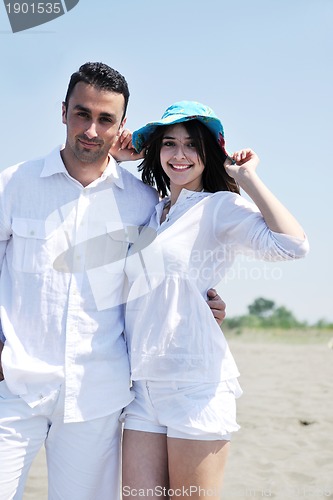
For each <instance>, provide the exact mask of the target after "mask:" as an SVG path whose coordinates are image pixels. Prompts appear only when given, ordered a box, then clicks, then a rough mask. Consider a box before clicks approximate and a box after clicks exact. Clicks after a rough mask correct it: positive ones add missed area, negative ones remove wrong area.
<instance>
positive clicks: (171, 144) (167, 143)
mask: <svg viewBox="0 0 333 500" xmlns="http://www.w3.org/2000/svg"><path fill="white" fill-rule="evenodd" d="M174 145H175V143H174V142H171V141H165V142H163V146H167V147H170V146H171V147H172V146H174Z"/></svg>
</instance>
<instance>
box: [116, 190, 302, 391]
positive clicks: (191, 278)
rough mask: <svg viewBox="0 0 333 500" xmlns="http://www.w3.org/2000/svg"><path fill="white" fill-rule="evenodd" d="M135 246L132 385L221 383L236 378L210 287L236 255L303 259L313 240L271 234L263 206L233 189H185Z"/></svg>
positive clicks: (129, 266)
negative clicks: (213, 309) (136, 382)
mask: <svg viewBox="0 0 333 500" xmlns="http://www.w3.org/2000/svg"><path fill="white" fill-rule="evenodd" d="M166 201H167V200H163V201H161V202H160V203H159V204H158V205H157V206H156V208H155V212H154V214H153V215H152V217H151V219H150V222H149V224H148V226H147V227H145V228H144V229H143V230H142V231H141V234H140V236H139V238H138V240H137V241H136V243H135V244H133V246H132V247H131V249H130V252H129V255H128V258H127V262H126V274H127V277H128V280H129V286H130V289H129V296H128V300H127V305H126V316H125V322H126V327H125V330H126V338H127V343H128V350H129V355H130V362H131V373H132V379H133V380H140V379H146V380H178V381H190V382H198V381H200V382H217V381H223V380H228V379H231V378H234V377H237V376H238V375H239V372H238V369H237V366H236V363H235V361H234V359H233V357H232V354H231V352H230V350H229V347H228V344H227V342H226V339H225V337H224V335H223V333H222V331H221V329H220V327H219V326H218V324H217V323H216V321H215V319H214V317H213V315H212V312H211V310H210V308H209V307H208V305H207V303H206V300H207V290H208V289H209V288H211V287H214V286H216V285H217V284H218V283H219V282H220V281H221V280H222V279H223V277H224V276H225V275H226V273H227V271H228V270H229V269H230V267H231V266H232V264H233V262H234V260H235V258H236V256H237V255H239V254H243V255H249V256H252V257H253V258H256V259H260V260H268V261H277V260H291V259H297V258H301V257H304V256H305V255H306V253H307V252H308V241H307V239H306V238H305V240H299V239H297V238H294V237H290V236H287V235H284V234H279V233H275V232H273V231H271V230H270V229H269V228H268V226H267V225H266V223H265V220H264V219H263V217H262V215H261V213H260V212H259V210H258V208H257V207H256V206H255V205H254V204H253V203H251V202H249V201H247V200H246V199H245V198H244V197H242V196H240V195H238V194H236V193H231V192H229V191H220V192H218V193H213V194H212V193H205V192H193V191H188V190H186V189H183V190H182V191H181V193H180V195H179V197H178V200H177V202H176V203H175V204H174V205H173V206H172V207H171V209H170V211H169V214H168V216H167V218H166V220H165V221H164V222H163V223H162V224H160V219H161V215H162V211H163V208H164V205H165V203H166Z"/></svg>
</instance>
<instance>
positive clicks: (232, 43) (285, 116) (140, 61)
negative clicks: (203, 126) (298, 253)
mask: <svg viewBox="0 0 333 500" xmlns="http://www.w3.org/2000/svg"><path fill="white" fill-rule="evenodd" d="M29 3H31V2H29ZM332 22H333V2H332V0H292V1H290V0H251V1H250V0H232V1H231V0H205V1H196V0H169V1H168V2H160V1H156V0H140V1H138V0H126V1H123V2H118V1H117V2H116V1H115V0H98V1H93V0H80V1H79V3H78V5H77V6H76V7H75V8H74V9H72V10H71V11H70V12H68V13H67V14H66V15H64V16H61V17H59V18H58V19H56V20H54V21H52V22H50V23H47V24H44V25H42V26H39V27H36V28H34V29H30V30H27V31H25V32H20V33H16V34H12V32H11V29H10V24H9V21H8V18H7V15H6V11H5V7H4V4H3V3H2V4H1V5H0V60H1V79H0V90H1V96H2V109H3V114H2V120H1V144H2V147H1V152H2V157H1V163H0V169H3V168H5V167H7V166H9V165H11V164H14V163H17V162H19V161H22V160H25V159H28V158H31V157H35V156H39V155H41V154H44V153H47V152H48V151H49V150H51V149H52V148H53V147H54V146H55V145H57V144H59V143H61V142H63V140H64V137H65V128H64V126H63V125H62V123H61V102H62V99H63V98H64V95H65V91H66V88H67V84H68V80H69V77H70V75H71V74H72V73H73V72H74V71H75V70H76V69H77V68H78V67H79V66H80V65H81V64H82V63H84V62H86V61H89V60H90V61H103V62H105V63H107V64H109V65H110V66H112V67H114V68H116V69H118V70H119V71H120V72H121V73H122V74H124V75H125V77H126V78H127V81H128V83H129V87H130V91H131V98H130V104H129V108H128V121H127V126H128V127H129V128H131V129H135V128H137V127H139V126H141V125H142V124H143V123H145V122H147V121H149V120H151V119H155V118H158V117H160V115H161V114H162V113H163V111H164V109H165V108H166V107H167V106H168V105H170V104H171V103H172V102H174V101H178V100H182V99H193V100H198V101H201V102H203V103H205V104H208V105H210V106H211V107H212V108H213V109H214V111H215V112H216V113H217V114H218V116H219V117H220V118H221V119H222V122H223V124H224V128H225V133H226V142H227V147H228V149H229V150H230V151H233V150H236V149H239V148H241V147H251V148H253V149H254V150H255V151H256V152H257V153H258V155H259V156H260V159H261V163H260V166H259V170H258V172H259V174H260V175H261V177H262V179H263V180H264V181H265V182H266V183H267V185H268V186H269V187H270V188H271V189H272V190H273V191H274V193H275V194H277V195H278V197H279V198H280V199H281V200H282V201H283V202H284V203H285V204H286V205H287V206H288V208H289V209H290V210H291V211H292V212H293V213H294V214H295V215H296V217H297V218H298V219H299V220H300V222H301V223H302V224H303V226H304V228H305V230H306V232H307V234H308V236H309V239H310V245H311V251H310V254H309V256H308V257H307V258H306V259H304V260H302V261H297V262H287V263H279V264H277V263H274V264H263V263H258V262H251V263H250V262H243V261H239V262H238V263H237V265H236V267H235V269H234V271H233V273H232V275H230V276H229V278H228V279H227V280H226V281H225V282H224V283H222V284H220V285H219V287H218V290H219V292H220V294H221V295H222V297H223V298H224V300H225V301H226V302H227V312H228V315H229V316H234V315H238V314H243V313H246V312H247V306H248V305H249V304H250V303H251V302H252V301H253V300H254V299H255V298H256V297H259V296H263V297H266V298H269V299H272V300H274V301H275V303H276V304H277V305H284V306H286V307H287V308H288V309H290V310H292V311H293V313H294V314H295V315H296V317H297V318H298V319H300V320H307V321H309V322H315V321H317V320H318V319H321V318H325V319H326V320H330V321H333V300H332V299H333V286H332V278H333V272H332V259H331V251H332V248H333V235H332V229H333V227H332V226H333V224H332V215H333V210H332V208H331V200H332V198H333V195H332V181H333V175H332V168H333V162H332V157H331V151H330V149H331V144H332V135H333V134H332V133H333V127H332V117H333V99H332V89H333V67H332V62H331V61H332V53H333V50H332V49H333V34H332ZM128 167H129V169H130V170H131V171H133V172H134V171H135V165H131V166H130V165H128Z"/></svg>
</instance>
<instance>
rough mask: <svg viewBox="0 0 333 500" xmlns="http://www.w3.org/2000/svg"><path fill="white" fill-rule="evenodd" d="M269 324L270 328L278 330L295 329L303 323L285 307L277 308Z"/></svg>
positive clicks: (269, 319)
mask: <svg viewBox="0 0 333 500" xmlns="http://www.w3.org/2000/svg"><path fill="white" fill-rule="evenodd" d="M267 322H268V325H269V326H275V327H278V328H295V327H297V326H301V323H300V322H299V321H298V320H297V319H296V318H295V316H294V315H293V313H292V312H291V311H289V310H288V309H287V308H286V307H284V306H281V307H277V308H276V309H275V311H274V312H273V314H272V315H271V316H270V317H269V318H268V320H267Z"/></svg>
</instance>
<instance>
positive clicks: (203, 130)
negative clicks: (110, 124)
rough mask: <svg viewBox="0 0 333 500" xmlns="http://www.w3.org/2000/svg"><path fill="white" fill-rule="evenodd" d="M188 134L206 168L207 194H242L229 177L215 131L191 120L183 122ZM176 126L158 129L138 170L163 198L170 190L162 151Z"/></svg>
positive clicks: (149, 142) (205, 187)
mask: <svg viewBox="0 0 333 500" xmlns="http://www.w3.org/2000/svg"><path fill="white" fill-rule="evenodd" d="M182 125H184V127H185V128H186V130H187V133H188V134H189V136H190V137H191V139H192V140H193V142H194V144H195V146H196V150H197V154H198V156H199V158H200V159H201V161H202V162H203V164H204V165H205V168H204V171H203V174H202V184H203V189H204V191H208V192H210V193H216V191H232V192H233V193H238V194H239V187H238V184H237V182H236V181H235V179H234V178H233V177H230V175H228V174H227V172H226V170H225V168H224V162H225V160H226V158H227V156H226V154H225V152H224V151H223V150H222V149H221V147H220V145H219V144H218V142H217V140H216V138H215V137H214V135H213V134H212V132H211V131H210V130H209V129H208V128H207V127H206V126H205V125H204V124H203V123H201V122H200V121H198V120H190V121H188V122H182ZM171 126H172V125H167V126H158V127H157V128H156V130H155V131H154V132H153V133H152V134H151V136H150V137H149V139H148V141H147V143H146V144H145V145H144V148H145V150H146V152H145V157H144V159H143V161H142V163H140V165H139V167H138V169H139V172H142V174H141V178H142V180H143V182H144V183H145V184H149V185H150V186H156V188H157V190H158V192H159V194H160V196H161V197H162V198H164V197H165V196H167V195H168V192H169V189H170V180H169V177H168V176H167V175H166V174H165V172H164V170H163V168H162V165H161V161H160V150H161V146H162V140H163V137H164V134H165V131H166V129H167V128H169V127H171Z"/></svg>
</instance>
